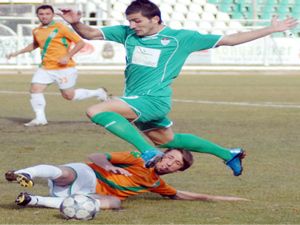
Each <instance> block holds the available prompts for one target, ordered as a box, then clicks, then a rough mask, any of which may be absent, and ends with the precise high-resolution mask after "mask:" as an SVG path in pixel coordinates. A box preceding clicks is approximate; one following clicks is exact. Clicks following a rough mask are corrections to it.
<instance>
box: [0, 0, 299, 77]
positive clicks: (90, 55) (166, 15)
mask: <svg viewBox="0 0 300 225" xmlns="http://www.w3.org/2000/svg"><path fill="white" fill-rule="evenodd" d="M130 2H131V0H0V69H1V68H2V69H7V70H10V69H13V70H16V69H17V70H18V71H19V72H23V71H26V69H31V68H32V67H36V65H38V64H39V63H40V54H39V51H34V52H32V53H30V54H23V55H20V56H18V57H17V58H15V59H11V60H7V59H6V58H5V55H6V54H8V53H9V52H11V51H15V50H16V49H20V48H23V47H24V46H26V45H27V44H28V43H30V42H31V41H32V36H31V30H32V29H33V28H34V27H35V26H37V25H38V20H37V18H36V15H35V8H36V6H38V5H40V4H51V5H53V6H54V8H55V9H56V10H58V9H59V8H61V7H71V8H74V9H77V10H80V11H82V14H83V18H82V21H83V22H84V23H86V24H88V25H91V26H98V27H101V26H107V25H118V24H122V25H127V21H126V18H125V16H124V11H125V9H126V7H127V5H128V4H130ZM153 2H154V3H156V4H157V5H158V6H159V7H160V9H161V12H162V19H163V21H164V23H165V24H166V25H168V26H170V27H172V28H174V29H192V30H197V31H199V32H201V33H203V34H220V35H228V34H232V33H236V32H241V31H249V30H252V29H256V28H260V27H263V26H267V25H269V24H270V21H271V18H272V17H273V16H275V15H276V16H278V18H279V19H285V18H287V17H288V16H292V17H294V18H297V19H298V18H300V0H253V1H250V0H153ZM55 19H56V20H61V18H59V17H56V18H55ZM299 36H300V28H299V27H296V28H295V29H293V30H291V31H288V32H279V33H274V34H273V35H271V36H269V37H266V38H263V39H260V40H256V41H253V42H250V43H246V44H242V45H239V46H235V47H221V48H217V49H213V50H209V51H201V52H196V53H194V54H192V55H191V56H190V57H189V58H188V60H187V62H186V65H185V67H184V70H187V71H194V72H195V71H198V70H201V69H203V68H204V69H210V68H213V69H216V68H220V70H224V69H225V70H226V69H228V70H235V69H238V70H252V69H253V70H255V69H256V68H259V69H261V70H270V69H272V68H273V70H275V71H277V68H275V69H274V67H280V69H283V70H298V65H300V60H299V57H300V45H299V44H298V42H299ZM86 43H87V44H86V46H85V48H84V49H83V50H82V51H81V52H80V53H78V54H77V55H76V57H75V58H76V61H77V63H78V65H79V69H89V70H96V71H98V72H99V70H100V71H102V72H103V71H104V73H106V71H119V70H120V71H121V70H122V69H123V68H124V64H125V51H124V48H123V46H121V45H119V44H116V43H110V42H102V41H86ZM224 66H225V67H224Z"/></svg>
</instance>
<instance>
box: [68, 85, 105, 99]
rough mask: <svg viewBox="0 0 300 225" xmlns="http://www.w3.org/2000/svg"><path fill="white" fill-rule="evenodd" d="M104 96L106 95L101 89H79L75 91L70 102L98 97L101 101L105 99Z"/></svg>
mask: <svg viewBox="0 0 300 225" xmlns="http://www.w3.org/2000/svg"><path fill="white" fill-rule="evenodd" d="M106 96H107V94H106V92H105V91H104V90H103V89H102V88H100V89H97V90H89V89H83V88H79V89H75V94H74V98H73V99H72V100H74V101H75V100H83V99H87V98H91V97H98V98H100V99H101V100H102V98H105V99H106Z"/></svg>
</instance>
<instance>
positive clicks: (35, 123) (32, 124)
mask: <svg viewBox="0 0 300 225" xmlns="http://www.w3.org/2000/svg"><path fill="white" fill-rule="evenodd" d="M47 124H48V122H47V120H38V119H33V120H31V121H30V122H28V123H24V126H25V127H37V126H45V125H47Z"/></svg>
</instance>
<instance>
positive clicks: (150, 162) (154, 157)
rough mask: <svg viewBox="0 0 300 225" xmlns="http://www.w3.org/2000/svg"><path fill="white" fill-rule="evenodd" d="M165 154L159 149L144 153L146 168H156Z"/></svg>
mask: <svg viewBox="0 0 300 225" xmlns="http://www.w3.org/2000/svg"><path fill="white" fill-rule="evenodd" d="M163 155H164V153H162V152H161V151H159V150H157V149H151V150H147V151H145V152H143V153H142V155H141V157H142V159H143V160H144V161H145V167H146V168H151V167H154V166H155V164H156V163H157V162H158V161H160V160H161V159H162V157H163Z"/></svg>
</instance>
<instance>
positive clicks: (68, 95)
mask: <svg viewBox="0 0 300 225" xmlns="http://www.w3.org/2000/svg"><path fill="white" fill-rule="evenodd" d="M61 95H62V96H63V98H64V99H66V100H69V101H71V100H73V98H74V94H73V93H62V94H61Z"/></svg>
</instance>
